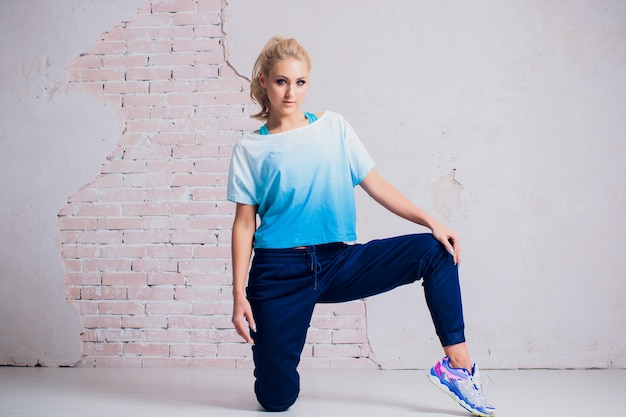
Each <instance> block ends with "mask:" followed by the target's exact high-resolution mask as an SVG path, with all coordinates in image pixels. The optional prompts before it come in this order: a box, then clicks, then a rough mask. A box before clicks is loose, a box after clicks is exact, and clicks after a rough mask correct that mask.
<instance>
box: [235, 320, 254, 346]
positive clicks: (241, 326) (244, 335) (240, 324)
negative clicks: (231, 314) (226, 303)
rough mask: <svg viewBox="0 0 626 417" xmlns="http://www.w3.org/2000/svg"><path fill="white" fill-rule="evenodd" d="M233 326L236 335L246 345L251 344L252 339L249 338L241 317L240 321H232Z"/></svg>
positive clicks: (246, 327)
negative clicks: (246, 343)
mask: <svg viewBox="0 0 626 417" xmlns="http://www.w3.org/2000/svg"><path fill="white" fill-rule="evenodd" d="M233 324H234V325H235V330H236V331H237V334H238V335H239V336H241V338H242V339H244V340H245V341H246V342H248V343H253V341H252V337H250V332H249V331H248V326H246V324H245V323H244V321H243V317H242V318H240V319H233Z"/></svg>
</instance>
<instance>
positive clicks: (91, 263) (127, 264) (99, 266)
mask: <svg viewBox="0 0 626 417" xmlns="http://www.w3.org/2000/svg"><path fill="white" fill-rule="evenodd" d="M131 265H132V263H131V260H130V259H115V258H113V259H107V258H95V259H85V260H84V262H83V268H84V269H85V271H100V272H104V273H105V274H108V273H111V272H114V271H118V272H130V270H131Z"/></svg>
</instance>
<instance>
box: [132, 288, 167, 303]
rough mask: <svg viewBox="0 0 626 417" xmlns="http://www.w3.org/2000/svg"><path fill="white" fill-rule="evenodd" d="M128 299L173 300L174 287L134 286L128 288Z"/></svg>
mask: <svg viewBox="0 0 626 417" xmlns="http://www.w3.org/2000/svg"><path fill="white" fill-rule="evenodd" d="M128 299H129V300H136V301H154V300H173V299H174V288H172V287H134V288H129V289H128Z"/></svg>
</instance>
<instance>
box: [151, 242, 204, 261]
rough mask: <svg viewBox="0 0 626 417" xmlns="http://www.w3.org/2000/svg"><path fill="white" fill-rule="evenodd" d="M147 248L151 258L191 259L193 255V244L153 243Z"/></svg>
mask: <svg viewBox="0 0 626 417" xmlns="http://www.w3.org/2000/svg"><path fill="white" fill-rule="evenodd" d="M146 249H147V253H148V257H150V258H164V259H190V258H192V257H193V247H192V246H178V245H176V246H173V245H151V246H148V247H147V248H146Z"/></svg>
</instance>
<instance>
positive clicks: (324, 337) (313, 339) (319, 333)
mask: <svg viewBox="0 0 626 417" xmlns="http://www.w3.org/2000/svg"><path fill="white" fill-rule="evenodd" d="M332 337H333V335H332V332H331V331H330V330H324V329H315V328H310V329H309V331H308V332H307V336H306V341H307V343H325V344H330V343H332Z"/></svg>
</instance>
